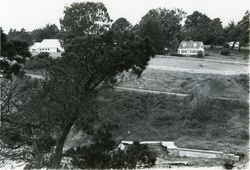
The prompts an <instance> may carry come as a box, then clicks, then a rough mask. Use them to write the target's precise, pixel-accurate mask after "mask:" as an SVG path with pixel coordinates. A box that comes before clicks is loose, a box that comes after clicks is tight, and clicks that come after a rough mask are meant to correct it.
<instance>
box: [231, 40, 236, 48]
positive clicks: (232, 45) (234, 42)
mask: <svg viewBox="0 0 250 170" xmlns="http://www.w3.org/2000/svg"><path fill="white" fill-rule="evenodd" d="M235 44H236V41H234V43H233V45H232V47H231V50H233V49H234V46H235Z"/></svg>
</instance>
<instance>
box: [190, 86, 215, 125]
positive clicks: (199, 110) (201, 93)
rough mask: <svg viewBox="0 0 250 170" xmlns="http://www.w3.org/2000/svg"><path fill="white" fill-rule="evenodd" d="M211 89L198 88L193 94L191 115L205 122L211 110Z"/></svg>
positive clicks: (207, 87)
mask: <svg viewBox="0 0 250 170" xmlns="http://www.w3.org/2000/svg"><path fill="white" fill-rule="evenodd" d="M209 95H210V87H209V86H205V87H200V88H196V89H194V90H193V91H192V92H191V101H190V109H191V114H193V116H194V117H195V118H196V119H198V120H205V119H207V118H208V115H207V114H209V108H210V103H211V101H210V99H209Z"/></svg>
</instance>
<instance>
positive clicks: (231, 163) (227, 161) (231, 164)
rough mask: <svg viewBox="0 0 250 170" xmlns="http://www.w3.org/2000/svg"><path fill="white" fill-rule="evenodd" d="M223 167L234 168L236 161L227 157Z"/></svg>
mask: <svg viewBox="0 0 250 170" xmlns="http://www.w3.org/2000/svg"><path fill="white" fill-rule="evenodd" d="M223 167H224V168H225V169H233V168H234V167H235V162H234V161H233V160H229V159H227V160H225V161H224V164H223Z"/></svg>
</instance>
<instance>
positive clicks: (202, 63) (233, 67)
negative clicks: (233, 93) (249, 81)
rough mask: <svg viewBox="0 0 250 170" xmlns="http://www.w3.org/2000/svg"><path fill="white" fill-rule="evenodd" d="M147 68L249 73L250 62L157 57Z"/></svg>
mask: <svg viewBox="0 0 250 170" xmlns="http://www.w3.org/2000/svg"><path fill="white" fill-rule="evenodd" d="M147 68H150V69H159V70H167V71H177V72H188V73H195V74H217V75H239V74H249V65H248V64H243V63H238V62H234V63H233V62H227V61H214V60H206V59H190V58H189V59H188V58H183V57H182V58H178V57H164V58H163V57H157V58H154V59H152V60H150V62H149V65H148V67H147Z"/></svg>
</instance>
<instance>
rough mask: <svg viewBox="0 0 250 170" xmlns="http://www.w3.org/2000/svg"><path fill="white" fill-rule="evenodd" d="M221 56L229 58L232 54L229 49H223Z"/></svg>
mask: <svg viewBox="0 0 250 170" xmlns="http://www.w3.org/2000/svg"><path fill="white" fill-rule="evenodd" d="M220 54H221V55H225V56H229V55H230V54H231V52H230V50H229V49H223V50H221V52H220Z"/></svg>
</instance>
